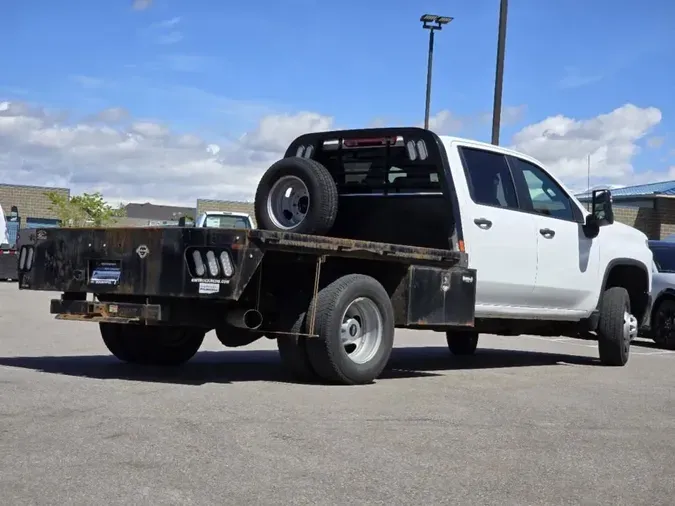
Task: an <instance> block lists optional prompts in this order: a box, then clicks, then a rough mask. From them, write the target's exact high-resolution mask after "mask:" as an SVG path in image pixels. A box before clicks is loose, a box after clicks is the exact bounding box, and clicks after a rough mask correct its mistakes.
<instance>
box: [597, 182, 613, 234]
mask: <svg viewBox="0 0 675 506" xmlns="http://www.w3.org/2000/svg"><path fill="white" fill-rule="evenodd" d="M591 215H592V216H593V220H594V221H595V222H596V223H597V224H598V226H599V227H603V226H605V225H611V224H612V223H614V209H613V208H612V192H610V191H609V190H593V197H592V199H591Z"/></svg>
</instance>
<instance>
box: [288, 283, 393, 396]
mask: <svg viewBox="0 0 675 506" xmlns="http://www.w3.org/2000/svg"><path fill="white" fill-rule="evenodd" d="M314 307H316V314H315V317H314V318H315V320H314V332H315V334H317V335H318V337H303V336H298V335H294V336H282V337H279V338H278V341H277V342H278V347H279V354H280V356H281V360H282V362H283V363H284V365H285V366H286V367H287V368H288V369H289V370H290V372H291V374H292V375H293V376H294V377H295V378H296V379H299V380H302V381H311V380H321V381H324V382H328V383H337V384H343V385H358V384H367V383H372V382H373V381H374V380H375V379H377V378H378V377H379V376H380V374H382V371H383V370H384V368H385V367H386V365H387V362H388V361H389V357H390V355H391V351H392V348H393V345H394V310H393V307H392V304H391V300H390V298H389V295H388V294H387V292H386V290H385V289H384V287H383V286H382V285H381V284H380V283H379V282H378V281H377V280H376V279H374V278H372V277H370V276H365V275H362V274H350V275H347V276H343V277H341V278H339V279H337V280H336V281H334V282H333V283H331V284H329V285H328V286H326V287H325V288H323V289H322V290H320V291H319V293H318V295H317V297H316V299H315V300H314V301H313V302H312V304H311V305H310V308H309V309H308V311H307V312H306V313H303V314H302V315H300V317H299V318H298V321H297V322H296V324H295V325H294V326H293V329H292V332H302V333H308V332H309V330H310V322H309V318H310V317H311V314H312V308H314Z"/></svg>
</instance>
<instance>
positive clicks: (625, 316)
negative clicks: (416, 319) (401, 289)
mask: <svg viewBox="0 0 675 506" xmlns="http://www.w3.org/2000/svg"><path fill="white" fill-rule="evenodd" d="M353 132H357V131H353ZM353 132H324V133H320V134H307V135H305V136H302V137H300V138H298V139H296V140H295V141H294V142H293V143H292V144H291V146H290V147H289V148H288V150H287V152H286V157H296V158H295V159H297V158H311V159H312V160H315V161H318V162H319V163H321V164H322V165H324V166H325V167H326V168H327V169H328V172H329V173H331V174H332V175H333V177H334V178H335V179H336V181H337V186H338V194H339V211H337V212H338V216H339V217H340V218H341V219H338V220H337V223H336V224H333V225H331V226H330V227H329V228H327V227H323V230H311V232H313V233H323V234H326V235H334V236H338V237H344V236H349V237H359V238H367V239H369V240H381V241H384V242H397V243H402V244H410V245H415V246H426V247H438V248H442V247H450V248H451V249H452V250H455V251H462V252H466V253H467V254H468V267H469V268H472V269H475V270H476V271H477V285H476V305H475V319H476V320H475V326H474V329H472V330H448V331H447V339H448V345H449V347H450V350H451V351H452V352H453V353H455V354H464V355H466V354H472V353H474V351H475V349H476V346H477V342H478V334H479V333H491V334H499V335H519V334H530V335H549V336H560V335H565V336H570V337H580V338H585V339H597V340H598V341H599V351H600V359H601V361H602V362H603V363H604V364H608V365H624V364H625V363H626V362H627V361H628V357H629V350H630V342H631V341H632V340H633V339H634V338H635V337H636V336H637V331H638V328H639V327H640V326H641V324H644V323H645V321H646V320H648V318H649V314H648V310H647V308H648V307H649V297H650V295H649V293H650V289H651V282H652V270H651V266H652V253H651V251H650V249H649V247H648V245H647V236H646V235H645V234H643V233H642V232H640V231H639V230H637V229H635V228H633V227H630V226H628V225H625V224H622V223H618V222H614V215H613V211H612V199H611V192H610V191H607V190H599V191H595V192H594V198H593V204H592V205H593V206H594V207H593V209H594V210H593V212H592V213H589V211H587V210H586V209H585V208H584V206H583V205H582V204H581V203H580V202H579V201H578V200H577V199H576V198H575V197H574V195H573V194H572V193H571V192H570V191H569V190H568V189H567V188H566V187H565V186H564V185H563V183H562V182H561V181H560V180H559V179H558V178H557V177H556V176H555V175H554V174H552V173H551V172H550V171H549V170H547V169H546V168H545V167H544V166H543V165H542V164H541V163H540V162H539V161H537V160H536V159H534V158H532V157H530V156H527V155H526V154H523V153H518V152H515V151H512V150H510V149H506V148H503V147H499V146H495V145H492V144H486V143H483V142H478V141H473V140H468V139H461V138H457V137H449V136H436V135H433V136H432V137H431V138H429V137H426V136H424V135H422V134H417V135H415V134H414V133H412V131H411V130H409V129H405V130H401V131H397V129H385V130H377V131H376V130H373V131H372V133H370V134H368V133H363V132H364V131H363V130H361V131H358V132H360V133H361V136H365V137H366V138H363V139H356V140H349V137H351V136H352V135H353ZM354 137H357V136H356V135H354ZM431 143H433V146H430V144H431ZM317 146H321V147H320V148H317ZM336 153H339V154H336ZM432 153H433V154H435V155H436V156H437V157H438V158H437V159H434V158H436V156H432ZM279 163H286V162H284V160H281V161H280V162H279ZM286 165H288V163H286ZM273 172H274V171H273V170H272V168H270V171H269V172H268V174H266V175H265V176H263V180H262V181H261V184H260V186H259V190H258V196H257V200H256V220H257V222H258V223H259V224H261V225H259V226H261V228H266V229H268V230H269V229H272V230H287V231H295V232H302V231H304V232H308V231H310V228H311V226H309V228H308V224H307V222H305V221H304V220H305V219H306V218H307V219H309V218H312V220H314V223H317V221H316V220H317V218H316V216H312V214H311V212H310V211H308V210H305V213H304V214H303V213H302V212H298V213H297V216H295V217H294V218H293V219H291V220H287V221H286V222H284V221H283V212H285V213H286V215H288V213H289V211H288V209H284V208H283V206H279V205H270V202H269V200H270V198H271V197H270V195H271V194H272V193H274V192H272V191H271V187H270V184H269V183H267V182H266V181H265V178H267V177H269V178H272V177H273V175H272V173H273ZM277 172H279V171H277ZM287 172H288V171H287ZM297 173H299V172H297ZM343 174H344V176H343ZM279 177H281V176H279ZM342 177H343V178H344V179H343V180H341V178H342ZM378 182H379V183H382V184H381V185H380V186H378ZM341 183H342V184H341ZM308 188H311V187H310V186H308V185H307V184H306V183H305V184H304V186H302V185H300V186H298V185H296V188H295V195H296V197H295V201H297V202H302V199H301V197H299V196H300V195H301V194H302V193H303V192H305V193H306V194H307V195H308V196H309V194H310V193H311V191H309V190H308ZM261 189H262V190H261ZM265 191H268V192H269V193H265ZM315 193H316V191H315ZM375 196H379V197H378V198H375ZM363 197H367V198H363ZM265 198H267V200H265ZM314 199H315V200H319V201H320V197H319V198H317V197H316V195H315V196H314ZM286 201H288V202H292V201H293V199H286ZM357 201H359V202H361V204H356V202H357ZM320 202H321V201H320ZM364 202H366V203H364ZM388 202H389V203H390V204H388ZM275 209H276V210H277V214H278V216H277V217H276V218H275V217H274V216H271V217H269V215H270V212H271V211H274V210H275ZM298 209H299V210H300V211H302V206H300V207H298V206H296V210H298ZM347 215H350V216H351V219H354V220H357V219H361V220H363V221H364V224H363V226H362V229H361V230H360V232H359V233H357V234H356V235H355V232H354V230H349V229H348V228H346V227H344V222H345V220H347V219H349V218H347ZM387 220H389V221H390V224H389V225H385V224H384V223H385V222H386V221H387ZM319 221H320V220H319ZM325 221H326V220H325V219H324V222H325ZM284 223H285V224H284ZM340 225H342V226H340ZM314 226H315V225H314Z"/></svg>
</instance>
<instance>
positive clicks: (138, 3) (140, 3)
mask: <svg viewBox="0 0 675 506" xmlns="http://www.w3.org/2000/svg"><path fill="white" fill-rule="evenodd" d="M151 5H152V0H134V1H133V3H132V4H131V6H132V8H133V9H134V10H137V11H142V10H144V9H147V8H148V7H150V6H151Z"/></svg>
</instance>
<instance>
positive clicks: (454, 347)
mask: <svg viewBox="0 0 675 506" xmlns="http://www.w3.org/2000/svg"><path fill="white" fill-rule="evenodd" d="M445 338H446V339H447V341H448V348H449V349H450V353H452V354H453V355H473V354H474V353H476V348H477V347H478V332H475V331H473V330H448V331H447V332H446V333H445Z"/></svg>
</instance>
